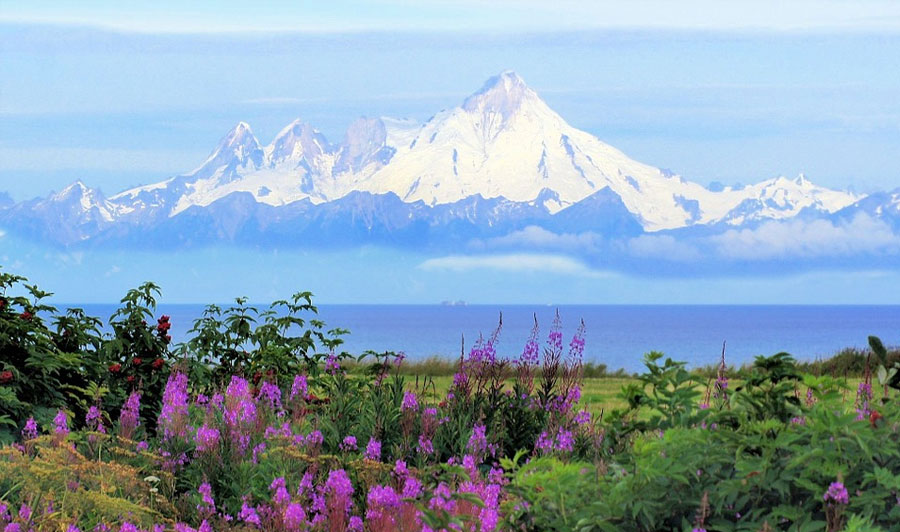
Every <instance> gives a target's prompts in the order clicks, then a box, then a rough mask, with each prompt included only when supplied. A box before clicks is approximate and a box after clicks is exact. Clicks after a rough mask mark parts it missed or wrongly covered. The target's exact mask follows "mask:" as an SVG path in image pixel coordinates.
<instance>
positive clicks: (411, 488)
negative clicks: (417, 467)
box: [401, 477, 423, 499]
mask: <svg viewBox="0 0 900 532" xmlns="http://www.w3.org/2000/svg"><path fill="white" fill-rule="evenodd" d="M422 492H423V489H422V483H421V482H419V479H417V478H416V477H406V480H404V481H403V492H402V493H401V495H402V496H403V497H404V498H407V499H415V498H416V497H418V496H419V495H421V494H422Z"/></svg>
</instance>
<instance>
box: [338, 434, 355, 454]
mask: <svg viewBox="0 0 900 532" xmlns="http://www.w3.org/2000/svg"><path fill="white" fill-rule="evenodd" d="M340 449H341V451H344V452H347V451H355V450H356V436H347V437H346V438H344V441H342V442H341V445H340Z"/></svg>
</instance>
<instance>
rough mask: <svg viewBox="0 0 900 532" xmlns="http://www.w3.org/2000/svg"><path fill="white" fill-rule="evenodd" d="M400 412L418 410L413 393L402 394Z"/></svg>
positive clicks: (417, 403)
mask: <svg viewBox="0 0 900 532" xmlns="http://www.w3.org/2000/svg"><path fill="white" fill-rule="evenodd" d="M400 409H401V410H418V409H419V401H418V399H416V394H415V393H414V392H403V402H402V403H400Z"/></svg>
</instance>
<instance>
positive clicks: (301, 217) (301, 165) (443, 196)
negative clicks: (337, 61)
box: [0, 72, 862, 244]
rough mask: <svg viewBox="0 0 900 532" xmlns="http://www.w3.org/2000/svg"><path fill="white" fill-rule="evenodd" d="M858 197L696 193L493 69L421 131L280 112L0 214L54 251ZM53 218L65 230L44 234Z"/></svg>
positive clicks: (630, 220) (590, 221)
mask: <svg viewBox="0 0 900 532" xmlns="http://www.w3.org/2000/svg"><path fill="white" fill-rule="evenodd" d="M73 187H75V188H73ZM861 200H862V198H861V197H860V196H857V195H855V194H852V193H849V192H841V191H835V190H830V189H827V188H823V187H819V186H816V185H814V184H812V183H811V182H810V181H809V180H807V179H806V178H805V177H804V176H802V175H801V176H800V177H798V178H797V179H794V180H789V179H786V178H784V177H778V178H774V179H769V180H766V181H763V182H760V183H757V184H755V185H750V186H745V187H740V188H736V187H728V188H720V189H718V190H711V189H709V188H706V187H704V186H701V185H700V184H697V183H694V182H691V181H687V180H686V179H684V178H682V177H681V176H678V175H675V174H672V173H671V172H668V171H664V170H661V169H658V168H655V167H652V166H649V165H646V164H643V163H640V162H637V161H634V160H633V159H630V158H629V157H628V156H626V155H625V154H624V153H622V152H621V151H619V150H617V149H616V148H614V147H612V146H610V145H608V144H606V143H604V142H602V141H601V140H600V139H598V138H596V137H595V136H593V135H591V134H589V133H586V132H584V131H580V130H578V129H576V128H574V127H572V126H571V125H569V124H568V123H567V122H566V121H565V120H564V119H563V118H562V117H561V116H559V115H558V114H557V113H556V112H554V111H553V110H552V109H551V108H550V107H549V106H547V104H546V103H544V101H543V100H541V98H540V97H539V96H538V94H537V93H536V92H535V91H534V90H532V89H531V88H529V87H528V86H527V85H526V84H525V82H524V81H523V80H522V78H520V77H519V76H518V75H516V74H515V73H513V72H503V73H501V74H499V75H498V76H495V77H493V78H491V79H489V80H488V81H487V82H486V83H485V84H484V86H483V87H482V88H481V89H480V90H479V91H477V92H475V93H474V94H472V95H471V96H469V97H468V98H466V99H465V100H464V101H463V102H462V104H461V105H460V106H459V107H456V108H453V109H449V110H444V111H441V112H439V113H437V114H436V115H434V116H433V117H432V118H431V119H429V120H428V121H426V122H425V123H424V124H417V123H414V122H411V121H405V120H396V119H390V118H360V119H359V120H357V121H356V122H354V123H353V124H351V125H350V127H349V128H348V130H347V133H346V135H345V137H344V139H343V140H342V141H341V142H340V143H339V144H331V143H329V142H328V140H327V139H326V138H325V137H324V136H323V135H322V134H321V133H320V132H319V131H318V130H316V129H315V128H314V127H313V126H311V125H309V124H306V123H304V122H302V121H300V120H295V121H294V122H292V123H291V124H289V125H288V126H286V127H285V128H284V129H283V130H281V131H280V132H279V133H278V134H277V135H276V137H275V138H274V139H273V140H272V142H271V143H270V144H268V145H267V146H263V145H261V143H260V142H259V141H258V140H257V138H256V137H255V136H254V134H253V132H252V130H251V128H250V126H249V125H248V124H246V123H244V122H241V123H239V124H238V125H237V126H236V127H235V128H234V129H233V130H232V131H230V132H228V133H227V134H226V135H225V136H224V137H223V138H222V139H221V140H220V142H219V144H218V145H217V146H216V148H215V149H214V150H213V151H212V152H211V153H210V155H209V156H208V157H207V158H206V160H205V161H204V162H203V163H202V164H201V165H200V166H199V167H197V168H196V169H195V170H193V171H191V172H188V173H186V174H182V175H179V176H175V177H172V178H170V179H168V180H165V181H161V182H159V183H155V184H151V185H146V186H140V187H135V188H132V189H129V190H126V191H124V192H121V193H119V194H116V195H114V196H112V197H110V198H108V199H106V198H103V196H102V195H101V194H99V192H98V191H92V190H91V189H88V188H87V187H85V186H84V185H83V184H81V183H80V182H78V183H76V184H75V185H72V186H70V187H69V188H67V189H66V190H64V191H63V192H61V193H59V194H56V195H53V196H51V197H49V198H46V199H43V200H39V201H32V202H26V203H22V204H18V205H16V206H14V207H11V208H10V207H8V208H6V209H3V210H0V223H2V224H3V225H4V226H5V227H10V226H13V228H15V227H20V226H23V225H24V226H27V227H31V228H32V229H31V233H35V232H40V231H45V232H47V233H51V234H53V236H50V238H51V239H52V240H54V241H56V242H61V243H66V244H69V243H75V242H80V241H83V240H89V239H95V240H97V241H106V240H116V239H122V238H126V239H127V238H131V237H134V235H136V234H138V233H139V234H144V235H146V233H147V231H148V230H151V229H152V228H154V227H159V226H160V225H163V224H164V225H166V226H167V227H171V228H177V229H178V231H180V232H181V233H184V234H185V235H189V234H190V233H191V231H199V233H198V234H200V233H203V234H207V235H208V237H209V238H208V239H210V240H214V239H215V238H218V237H221V238H224V239H226V240H234V239H238V236H239V235H242V234H243V235H249V234H251V233H253V234H257V233H258V234H260V235H263V234H266V231H270V232H284V233H286V234H290V232H291V228H292V227H293V228H294V229H295V230H298V231H299V228H300V227H312V226H314V225H315V223H313V222H311V220H313V221H315V220H318V222H316V223H319V224H324V223H325V220H332V221H333V220H338V219H340V218H341V216H345V215H346V216H349V217H350V219H351V220H353V223H359V224H360V227H363V228H365V231H364V232H367V234H369V235H372V234H376V233H379V232H384V233H385V234H390V233H391V232H392V231H393V232H395V233H396V232H403V231H406V230H410V231H412V232H410V233H409V234H410V235H412V234H415V233H416V231H419V232H421V231H425V232H426V233H428V234H429V235H431V236H432V237H435V238H439V237H440V238H443V237H446V236H447V235H449V234H450V233H452V232H453V231H457V232H459V234H458V235H455V237H460V236H463V235H481V236H483V235H484V234H485V233H486V232H487V233H492V234H493V233H496V232H498V231H501V230H515V229H517V228H521V227H524V226H525V225H540V226H542V227H550V226H553V227H556V228H559V229H560V230H570V231H584V230H586V229H585V228H593V229H592V230H594V229H596V230H598V231H603V232H611V231H613V230H614V229H613V228H616V229H615V230H620V231H626V232H629V233H630V232H633V231H634V230H637V231H645V232H654V231H660V230H671V229H678V228H684V227H692V226H698V225H704V226H714V225H723V226H740V225H743V224H747V223H750V222H758V221H762V220H767V219H784V218H790V217H793V216H796V215H798V214H799V213H801V212H804V213H807V214H809V213H813V214H815V213H820V214H822V215H830V214H831V213H835V212H837V211H840V210H841V209H845V208H848V207H850V206H852V205H855V204H858V203H859V202H860V201H861ZM0 209H2V207H0ZM229 209H231V210H234V211H235V212H231V213H230V212H229ZM566 213H569V214H566ZM401 219H402V220H404V221H401ZM567 220H568V222H565V221H567ZM594 220H602V223H600V222H598V223H594ZM66 221H70V222H71V224H72V227H75V228H77V229H69V230H64V231H62V233H59V231H60V230H57V226H58V225H65V224H66ZM329 223H330V222H329ZM310 224H311V225H310ZM416 224H418V225H416ZM460 224H461V225H460ZM482 224H483V225H484V228H480V227H481V225H482ZM201 225H202V226H203V228H202V230H201V229H200V226H201ZM325 225H328V224H325ZM332 226H334V224H333V223H332V224H331V225H329V227H332ZM411 227H418V228H419V229H416V230H415V231H414V230H411V229H409V228H411ZM41 228H42V229H41ZM211 228H218V229H211ZM423 228H424V229H423ZM463 228H464V229H465V230H463ZM344 229H345V230H349V229H348V227H346V226H345V227H344ZM351 232H353V231H351ZM129 235H131V236H130V237H129ZM254 238H257V237H254ZM188 240H190V239H188Z"/></svg>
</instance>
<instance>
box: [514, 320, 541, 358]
mask: <svg viewBox="0 0 900 532" xmlns="http://www.w3.org/2000/svg"><path fill="white" fill-rule="evenodd" d="M539 334H540V329H539V328H538V323H537V317H535V319H534V327H532V328H531V334H530V335H529V336H528V341H527V342H525V347H524V349H522V354H521V355H520V356H519V360H518V364H520V365H525V366H534V365H537V363H538V357H539V354H540V350H541V349H540V346H539V345H538V335H539Z"/></svg>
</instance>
